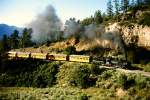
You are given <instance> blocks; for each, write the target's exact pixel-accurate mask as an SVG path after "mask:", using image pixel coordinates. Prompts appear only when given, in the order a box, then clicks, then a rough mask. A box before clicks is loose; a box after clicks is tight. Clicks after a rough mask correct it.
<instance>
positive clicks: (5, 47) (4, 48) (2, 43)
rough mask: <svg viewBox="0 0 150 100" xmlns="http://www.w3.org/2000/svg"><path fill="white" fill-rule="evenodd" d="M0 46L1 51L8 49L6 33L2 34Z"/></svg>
mask: <svg viewBox="0 0 150 100" xmlns="http://www.w3.org/2000/svg"><path fill="white" fill-rule="evenodd" d="M1 46H2V47H1V49H2V51H8V50H9V49H10V47H9V44H8V37H7V35H3V38H2V41H1Z"/></svg>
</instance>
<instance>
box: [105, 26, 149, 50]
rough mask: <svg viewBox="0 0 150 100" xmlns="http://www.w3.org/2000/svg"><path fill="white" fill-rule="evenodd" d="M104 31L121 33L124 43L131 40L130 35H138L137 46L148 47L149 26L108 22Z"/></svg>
mask: <svg viewBox="0 0 150 100" xmlns="http://www.w3.org/2000/svg"><path fill="white" fill-rule="evenodd" d="M105 30H106V32H119V33H122V34H123V37H124V40H125V43H126V44H129V43H130V42H131V37H133V36H138V46H142V47H146V48H149V47H150V27H148V26H141V25H135V24H132V25H129V26H120V25H119V24H118V23H114V24H110V25H109V26H107V27H106V28H105Z"/></svg>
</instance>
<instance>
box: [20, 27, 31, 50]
mask: <svg viewBox="0 0 150 100" xmlns="http://www.w3.org/2000/svg"><path fill="white" fill-rule="evenodd" d="M31 33H32V29H27V28H25V29H24V30H23V33H22V37H21V47H22V48H24V47H28V46H31V45H32V41H31Z"/></svg>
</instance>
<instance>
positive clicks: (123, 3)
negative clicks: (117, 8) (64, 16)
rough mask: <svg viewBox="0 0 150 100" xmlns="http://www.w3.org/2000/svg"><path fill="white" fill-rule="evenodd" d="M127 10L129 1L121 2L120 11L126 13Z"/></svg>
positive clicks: (123, 0) (122, 0)
mask: <svg viewBox="0 0 150 100" xmlns="http://www.w3.org/2000/svg"><path fill="white" fill-rule="evenodd" d="M128 8H129V0H121V10H122V11H123V12H124V13H126V12H127V10H128Z"/></svg>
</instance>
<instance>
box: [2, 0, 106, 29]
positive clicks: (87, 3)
mask: <svg viewBox="0 0 150 100" xmlns="http://www.w3.org/2000/svg"><path fill="white" fill-rule="evenodd" d="M47 5H52V6H53V7H54V8H55V10H56V13H57V15H58V17H59V18H60V19H61V21H62V22H63V23H65V21H66V20H67V19H69V18H72V17H74V18H76V19H80V20H82V19H84V18H86V17H90V16H91V15H94V12H95V11H96V10H101V11H102V12H105V11H106V5H107V0H0V23H4V24H8V25H15V26H18V27H25V26H27V25H28V24H29V23H30V22H31V21H32V20H34V19H35V18H36V16H37V15H38V14H39V13H41V12H42V11H44V9H45V8H46V6H47Z"/></svg>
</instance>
